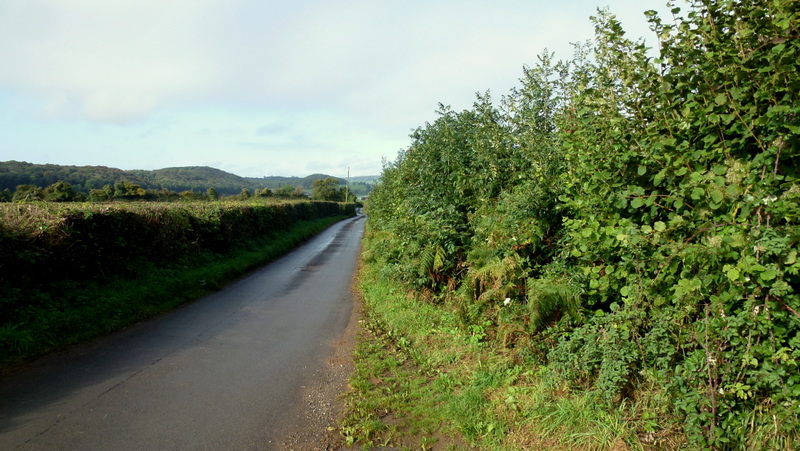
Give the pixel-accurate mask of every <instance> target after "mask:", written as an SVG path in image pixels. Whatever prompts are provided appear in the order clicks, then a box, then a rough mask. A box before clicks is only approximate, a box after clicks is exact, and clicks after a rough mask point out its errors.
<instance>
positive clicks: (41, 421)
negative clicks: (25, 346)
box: [0, 216, 364, 450]
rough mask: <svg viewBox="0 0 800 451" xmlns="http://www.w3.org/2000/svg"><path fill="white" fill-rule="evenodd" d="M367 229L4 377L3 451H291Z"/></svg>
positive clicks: (355, 225) (342, 227) (323, 240)
mask: <svg viewBox="0 0 800 451" xmlns="http://www.w3.org/2000/svg"><path fill="white" fill-rule="evenodd" d="M363 219H364V216H358V217H356V218H352V219H348V220H345V221H342V222H340V223H338V224H336V225H334V226H332V227H330V228H329V229H327V230H326V231H324V232H323V233H322V234H320V235H318V236H317V237H315V238H313V239H312V240H310V241H309V242H307V243H306V244H304V245H303V246H302V247H300V248H298V249H296V250H295V251H293V252H292V253H290V254H288V255H286V256H284V257H283V258H281V259H279V260H276V261H275V262H273V263H271V264H270V265H268V266H265V267H263V268H261V269H259V270H257V271H255V272H253V273H251V274H250V275H248V276H247V277H245V278H243V279H241V280H239V281H238V282H236V283H234V284H232V285H230V286H229V287H227V288H225V289H224V290H222V291H220V292H217V293H215V294H212V295H209V296H207V297H205V298H202V299H200V300H198V301H196V302H194V303H191V304H187V305H186V306H184V307H181V308H179V309H178V310H176V311H174V312H173V313H170V314H168V315H166V316H163V317H160V318H158V319H155V320H152V321H147V322H144V323H141V324H139V325H137V326H135V327H131V328H129V329H127V330H125V331H122V332H120V333H116V334H113V335H111V336H109V337H106V338H103V339H99V340H96V341H94V342H92V343H89V344H85V345H79V346H75V347H73V348H70V349H69V350H68V351H65V352H62V353H59V354H56V355H52V356H48V357H45V358H42V359H39V360H38V361H35V362H33V363H32V364H30V365H27V366H26V367H25V368H22V369H20V370H19V371H16V372H14V373H11V374H8V375H5V376H2V377H0V449H2V450H12V449H26V450H27V449H36V450H269V449H281V448H282V446H281V444H280V442H279V441H280V440H281V438H282V437H284V436H285V435H286V434H287V433H289V432H291V431H292V430H296V429H297V428H298V426H300V427H302V425H298V422H302V421H303V418H304V414H303V412H302V410H303V402H302V399H301V393H302V389H303V386H304V384H306V383H308V382H309V378H310V377H311V375H312V374H313V373H314V372H316V371H319V370H320V368H322V367H323V366H324V365H325V361H326V358H328V357H329V356H330V355H331V353H332V352H333V348H334V345H333V344H334V342H335V341H336V340H337V339H338V338H339V337H340V335H341V334H342V333H343V331H344V329H345V327H346V326H347V323H348V320H349V318H350V314H351V308H352V304H353V295H352V293H351V291H350V287H351V283H352V279H353V273H354V270H355V266H356V260H357V254H358V251H359V248H360V242H361V237H362V235H363V224H364V221H363Z"/></svg>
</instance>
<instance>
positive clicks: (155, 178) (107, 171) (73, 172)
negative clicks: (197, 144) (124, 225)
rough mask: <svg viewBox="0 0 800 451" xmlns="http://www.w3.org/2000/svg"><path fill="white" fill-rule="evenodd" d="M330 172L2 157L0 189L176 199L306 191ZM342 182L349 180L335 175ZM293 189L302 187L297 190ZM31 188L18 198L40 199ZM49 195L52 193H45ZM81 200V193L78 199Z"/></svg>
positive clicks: (96, 198) (294, 195) (94, 197)
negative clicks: (293, 173)
mask: <svg viewBox="0 0 800 451" xmlns="http://www.w3.org/2000/svg"><path fill="white" fill-rule="evenodd" d="M327 177H329V176H327V175H323V174H312V175H309V176H307V177H302V178H301V177H274V176H273V177H263V178H254V177H239V176H238V175H234V174H231V173H228V172H225V171H222V170H220V169H215V168H210V167H207V166H187V167H179V168H165V169H157V170H152V171H150V170H132V171H123V170H120V169H115V168H107V167H105V166H62V165H57V164H32V163H26V162H19V161H5V162H0V189H8V190H9V191H13V190H14V189H16V188H17V187H18V186H20V185H23V186H31V187H38V188H40V189H44V188H46V187H48V186H53V185H55V184H57V183H67V184H69V185H70V186H71V187H72V189H73V190H75V191H76V192H78V193H84V194H87V195H90V200H92V201H108V200H112V199H114V198H115V197H116V198H117V199H121V198H123V197H126V196H131V195H132V196H131V197H133V198H137V199H140V198H143V197H144V198H146V200H175V198H176V197H177V198H178V199H179V198H180V197H178V196H177V195H176V193H182V192H189V193H195V194H191V195H187V196H184V197H193V196H199V194H196V193H204V192H207V190H208V189H210V188H214V189H215V191H216V192H217V194H219V195H222V196H237V195H239V194H240V193H241V191H242V189H245V188H246V189H248V190H250V192H251V193H252V192H255V191H256V190H263V189H268V188H271V189H277V188H280V187H282V186H285V185H289V186H291V189H289V190H288V192H287V195H286V196H285V197H287V198H298V197H304V196H301V195H298V194H302V193H303V192H304V190H310V189H311V184H312V183H313V182H314V181H315V180H319V179H324V178H327ZM336 180H337V181H338V183H340V184H342V183H344V182H345V180H343V179H336ZM122 182H124V183H127V184H130V185H136V186H138V187H140V188H142V189H144V190H145V194H142V193H141V192H137V191H134V192H131V191H126V187H124V186H123V187H122V191H121V192H120V193H119V194H120V195H118V196H115V195H114V193H111V195H108V193H106V192H105V191H106V190H107V189H109V188H110V189H115V188H116V187H117V184H118V183H122ZM295 191H298V192H297V193H296V192H295ZM25 194H30V193H29V192H28V191H25V192H21V193H20V195H19V196H17V199H15V201H23V200H24V199H25V198H27V199H28V200H42V196H37V197H30V196H25ZM209 198H211V199H212V200H213V199H214V198H213V197H209ZM47 200H49V199H47ZM77 200H83V199H77Z"/></svg>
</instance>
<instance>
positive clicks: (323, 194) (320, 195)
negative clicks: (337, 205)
mask: <svg viewBox="0 0 800 451" xmlns="http://www.w3.org/2000/svg"><path fill="white" fill-rule="evenodd" d="M338 188H339V182H338V181H337V180H336V179H335V178H333V177H328V178H324V179H319V180H314V183H313V184H312V185H311V190H312V191H311V198H312V199H316V200H329V201H334V202H335V201H343V200H344V197H343V196H342V195H341V193H339V190H338Z"/></svg>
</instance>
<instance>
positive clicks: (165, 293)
mask: <svg viewBox="0 0 800 451" xmlns="http://www.w3.org/2000/svg"><path fill="white" fill-rule="evenodd" d="M346 217H349V216H339V217H328V218H321V219H317V220H312V221H303V222H299V223H297V224H295V225H294V226H293V227H292V228H291V229H290V230H286V231H282V232H279V233H276V234H273V235H267V236H263V237H259V238H257V239H254V240H252V241H250V242H249V243H248V245H246V246H242V247H240V248H238V249H236V250H235V251H233V252H230V253H228V254H225V255H219V254H212V253H204V254H201V255H198V256H196V257H195V258H192V259H191V260H188V261H184V262H182V264H181V265H171V266H154V265H148V264H144V265H140V266H138V267H137V269H136V272H135V274H131V275H128V276H126V277H117V278H112V279H109V280H106V281H103V282H89V283H80V282H75V281H67V282H64V283H61V284H59V286H57V287H50V290H48V291H47V292H41V291H40V292H35V293H30V296H39V297H44V298H46V302H38V303H36V304H37V305H38V306H37V307H35V308H28V309H25V310H22V311H19V312H17V313H16V317H17V318H18V320H17V321H16V322H15V323H13V324H6V325H3V326H2V327H0V369H1V370H2V371H8V370H9V369H11V368H13V367H14V366H15V365H17V364H19V363H21V362H24V361H27V360H29V359H31V358H33V357H36V356H38V355H42V354H44V353H47V352H50V351H53V350H56V349H58V348H61V347H64V346H67V345H70V344H73V343H77V342H80V341H84V340H88V339H91V338H94V337H97V336H101V335H104V334H107V333H110V332H113V331H116V330H119V329H122V328H124V327H126V326H128V325H131V324H133V323H136V322H138V321H141V320H143V319H147V318H151V317H154V316H156V315H159V314H161V313H163V312H166V311H169V310H171V309H173V308H175V307H177V306H179V305H181V304H183V303H186V302H189V301H192V300H194V299H197V298H199V297H201V296H203V295H205V294H208V293H210V292H212V291H216V290H218V289H220V288H222V287H224V286H225V285H226V284H228V283H230V282H232V281H233V280H235V279H237V278H239V277H241V276H242V275H244V274H246V273H247V272H248V271H250V270H252V269H254V268H257V267H259V266H262V265H264V264H266V263H268V262H270V261H272V260H274V259H276V258H278V257H280V256H281V255H283V254H285V253H286V252H288V251H289V250H291V249H293V248H294V247H296V246H297V245H298V244H300V243H301V242H303V241H305V240H307V239H308V238H310V237H311V236H313V235H316V234H317V233H319V232H321V231H322V230H324V229H326V228H327V227H329V226H331V225H332V224H334V223H335V222H338V221H340V220H342V219H344V218H346Z"/></svg>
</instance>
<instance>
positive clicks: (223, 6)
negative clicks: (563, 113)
mask: <svg viewBox="0 0 800 451" xmlns="http://www.w3.org/2000/svg"><path fill="white" fill-rule="evenodd" d="M666 1H667V0H569V1H552V0H492V1H488V0H482V1H478V0H458V1H456V0H427V1H425V0H363V1H362V0H325V1H322V0H317V1H314V0H292V1H286V0H281V1H274V0H168V1H165V0H113V1H109V0H1V1H0V61H2V64H0V161H8V160H17V161H28V162H32V163H55V164H65V165H77V166H83V165H102V166H110V167H117V168H122V169H159V168H164V167H173V166H212V167H216V168H219V169H223V170H225V171H228V172H232V173H234V174H238V175H242V176H250V177H261V176H265V175H287V176H288V175H294V176H305V175H308V174H311V173H317V172H321V173H325V174H330V175H335V176H344V175H346V174H347V168H348V167H349V168H350V174H351V175H352V176H356V175H377V174H379V173H380V172H381V167H382V159H384V158H386V159H388V160H389V161H393V160H394V159H395V158H396V156H397V152H398V150H400V149H402V148H406V147H407V146H408V144H409V143H410V139H409V137H408V135H409V133H410V132H411V131H412V130H413V129H415V128H416V127H418V126H421V125H424V124H425V122H426V121H433V120H435V119H436V115H435V110H436V109H437V105H438V103H439V102H441V103H443V104H445V105H451V106H452V107H453V108H454V109H456V110H462V109H465V108H469V107H470V106H471V105H472V102H473V100H474V99H475V92H477V91H480V92H483V91H486V90H491V92H492V95H493V97H494V98H495V99H499V98H500V96H502V95H504V94H507V93H508V92H509V90H510V89H511V88H513V87H515V86H518V80H519V78H520V77H521V76H522V67H523V65H525V64H530V65H532V64H534V63H535V62H536V56H537V55H539V54H540V53H541V52H542V51H543V50H544V49H549V50H551V51H554V52H556V57H557V58H558V57H562V58H568V57H569V56H571V50H570V49H571V47H570V43H571V42H577V41H584V40H586V39H590V38H591V37H592V36H593V29H592V25H591V22H590V21H589V16H591V15H593V14H594V13H595V12H596V9H597V7H604V6H608V7H609V8H610V10H611V12H612V13H614V14H616V15H617V17H618V18H619V19H620V20H621V21H622V24H623V27H624V28H625V30H626V31H627V32H628V36H629V37H644V38H645V39H646V40H647V41H648V43H650V44H651V45H654V44H655V38H654V35H653V34H652V33H651V32H650V30H649V28H648V24H647V22H646V20H645V18H644V14H643V13H644V11H645V10H648V9H655V10H657V11H660V12H662V16H663V17H666V15H665V13H666V12H667V11H668V8H667V7H666V6H665V4H666Z"/></svg>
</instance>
